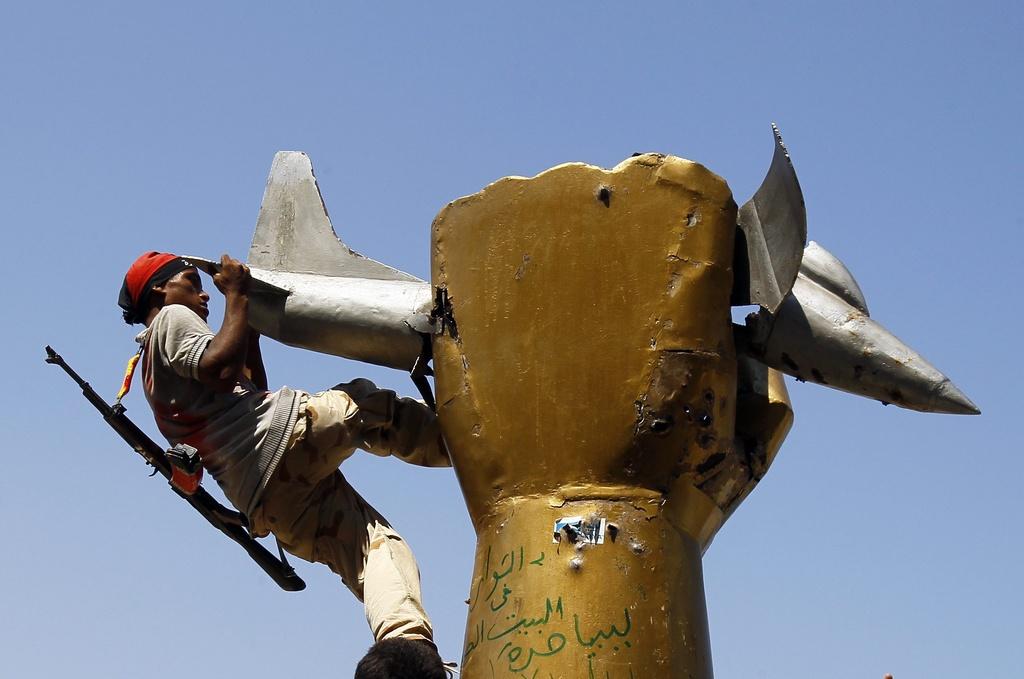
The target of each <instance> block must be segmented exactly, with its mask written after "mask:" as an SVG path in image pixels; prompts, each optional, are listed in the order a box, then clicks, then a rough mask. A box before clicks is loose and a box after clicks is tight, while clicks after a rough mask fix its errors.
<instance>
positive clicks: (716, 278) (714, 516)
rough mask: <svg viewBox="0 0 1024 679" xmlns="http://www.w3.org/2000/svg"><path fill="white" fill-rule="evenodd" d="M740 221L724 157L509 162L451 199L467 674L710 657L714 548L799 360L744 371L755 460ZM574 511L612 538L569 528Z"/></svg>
mask: <svg viewBox="0 0 1024 679" xmlns="http://www.w3.org/2000/svg"><path fill="white" fill-rule="evenodd" d="M735 230H736V205H735V203H734V202H733V199H732V195H731V193H730V191H729V188H728V186H727V185H726V183H725V182H724V181H723V180H722V179H721V178H720V177H718V176H716V175H715V174H713V173H711V172H710V171H708V170H707V169H706V168H704V167H703V166H701V165H699V164H697V163H693V162H690V161H687V160H683V159H680V158H675V157H671V156H661V155H656V154H645V155H640V156H636V157H634V158H631V159H629V160H627V161H624V162H623V163H621V164H620V165H618V166H617V167H615V168H614V169H612V170H603V169H600V168H597V167H593V166H588V165H582V164H568V165H561V166H558V167H555V168H552V169H551V170H548V171H546V172H544V173H542V174H540V175H538V176H536V177H533V178H531V179H525V178H519V177H511V178H505V179H502V180H499V181H497V182H495V183H494V184H491V185H490V186H488V187H487V188H486V189H484V190H483V191H481V192H480V193H477V194H475V195H472V196H469V197H466V198H462V199H459V200H457V201H454V202H453V203H451V204H449V205H448V206H447V207H446V208H445V209H444V210H442V211H441V213H440V214H439V215H438V217H437V219H436V220H435V221H434V226H433V248H432V277H433V283H434V285H435V286H436V287H437V288H438V289H439V297H443V296H445V295H446V296H447V300H448V301H449V302H450V309H449V310H448V311H447V312H444V313H442V317H443V321H442V323H441V334H438V335H435V337H434V364H435V372H436V386H437V400H438V412H439V415H440V418H441V425H442V428H443V431H444V434H445V438H446V440H447V442H448V444H449V448H450V451H451V455H452V460H453V462H454V465H455V470H456V473H457V475H458V478H459V482H460V485H461V487H462V490H463V494H464V495H465V499H466V504H467V506H468V508H469V512H470V515H471V517H472V520H473V525H474V527H475V529H476V533H477V539H478V543H477V553H476V566H475V570H474V576H473V583H472V587H471V592H470V599H469V619H468V624H467V632H466V645H465V650H464V658H463V673H462V676H463V677H464V678H465V679H478V678H480V679H482V678H484V677H522V676H526V677H544V678H547V677H558V678H565V679H570V678H574V677H588V678H589V677H601V678H602V679H621V678H626V679H629V678H635V679H640V678H651V677H699V678H704V677H711V674H712V671H711V654H710V644H709V640H708V630H707V614H706V610H705V603H704V591H703V580H702V572H701V555H702V553H703V550H704V549H706V547H707V545H708V544H709V543H710V541H711V539H712V537H713V536H714V534H715V532H716V531H717V530H718V529H719V528H720V527H721V525H722V522H723V521H724V519H725V517H726V516H727V515H728V513H729V512H731V511H732V509H733V508H734V507H735V506H736V504H737V503H738V502H739V500H741V499H742V497H744V496H745V495H746V494H747V493H748V492H749V491H750V489H751V488H752V487H753V485H754V484H756V482H757V480H758V479H759V478H760V474H763V471H764V468H766V467H767V464H768V463H769V462H770V459H771V456H773V455H774V451H775V450H777V449H778V444H780V443H781V439H782V437H784V435H785V431H786V430H787V429H788V423H789V422H791V421H792V412H791V411H790V410H789V409H788V400H787V398H786V396H785V388H784V386H783V387H782V388H781V391H780V389H779V387H780V385H781V381H780V380H775V379H774V378H770V375H765V374H762V375H760V376H758V375H753V374H747V373H744V374H745V375H747V377H746V378H745V381H744V385H745V388H744V391H743V393H742V395H743V396H744V399H743V400H741V402H740V404H739V405H740V408H741V409H742V412H743V413H744V417H745V419H744V420H743V424H744V425H745V426H746V431H745V432H743V433H744V435H745V436H746V437H747V438H748V439H750V440H751V441H755V440H756V441H757V442H760V445H761V448H762V449H763V450H764V451H765V456H764V459H765V462H764V464H763V465H757V464H749V463H748V457H749V456H748V455H747V454H746V448H745V447H744V446H743V445H741V443H739V442H737V438H736V427H737V422H736V414H737V406H738V392H737V359H736V352H735V348H734V344H733V334H732V332H733V331H732V327H731V318H730V307H729V295H730V290H731V286H732V271H731V269H730V266H731V263H732V260H733V237H734V233H735ZM440 306H441V307H444V306H445V305H443V304H442V305H440ZM441 310H442V311H443V309H441ZM748 373H749V371H748ZM757 377H760V378H762V379H760V381H758V380H757V379H755V378H757ZM744 408H745V409H744ZM762 411H764V412H762ZM764 413H767V414H764ZM786 413H788V417H789V419H788V420H786ZM769 451H770V452H769ZM762 467H763V468H762ZM572 517H579V518H581V519H583V520H585V521H589V522H591V523H592V524H593V525H600V524H601V520H604V522H605V523H604V525H605V531H604V537H603V543H602V544H591V543H589V542H587V541H586V540H585V538H584V536H583V535H580V534H579V533H576V532H574V531H573V530H572V529H571V528H570V529H564V530H561V531H559V532H558V533H557V534H556V533H555V530H554V529H555V524H556V521H558V520H560V519H566V518H572Z"/></svg>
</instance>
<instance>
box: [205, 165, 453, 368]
mask: <svg viewBox="0 0 1024 679" xmlns="http://www.w3.org/2000/svg"><path fill="white" fill-rule="evenodd" d="M191 259H193V260H195V261H197V262H200V263H202V264H203V265H204V267H215V266H216V264H214V263H212V262H209V260H201V259H200V258H197V257H193V258H191ZM248 264H249V268H250V270H251V272H252V277H253V281H254V282H253V285H252V289H251V290H250V295H249V296H250V302H249V305H250V322H251V323H252V325H253V327H254V328H256V329H257V330H259V331H260V333H262V334H264V335H266V336H267V337H272V338H273V339H276V340H278V341H280V342H283V343H285V344H288V345H291V346H295V347H300V348H302V349H311V350H313V351H319V352H321V353H325V354H331V355H334V356H343V357H344V358H351V359H353V360H356V361H363V362H365V363H373V364H375V365H382V366H385V367H389V368H396V369H399V370H405V371H409V370H412V368H413V366H414V364H415V363H416V360H417V358H418V357H419V356H420V354H421V352H422V351H423V345H424V337H427V338H428V339H429V336H430V333H431V332H432V323H431V319H430V310H431V308H432V306H433V299H432V296H431V290H430V284H429V283H427V282H426V281H424V280H421V279H419V278H416V277H415V276H412V275H410V274H407V273H405V272H403V271H399V270H398V269H394V268H392V267H390V266H387V265H386V264H381V263H380V262H376V261H374V260H372V259H368V258H366V257H363V256H362V255H360V254H359V253H357V252H354V251H353V250H352V249H351V248H349V247H348V246H347V245H345V244H344V243H343V242H342V241H341V240H340V239H339V238H338V236H337V234H336V233H335V231H334V227H333V226H332V225H331V219H330V217H329V216H328V214H327V208H326V207H325V205H324V202H323V198H322V197H321V195H320V187H319V186H318V185H317V181H316V176H315V175H314V174H313V166H312V164H311V163H310V160H309V157H308V156H307V155H306V154H305V153H300V152H297V151H280V152H278V153H277V154H276V155H275V156H274V163H273V165H272V166H271V168H270V177H269V178H268V179H267V187H266V191H265V192H264V194H263V203H262V205H261V206H260V213H259V218H258V219H257V222H256V232H255V234H254V235H253V239H252V246H251V247H250V248H249V257H248Z"/></svg>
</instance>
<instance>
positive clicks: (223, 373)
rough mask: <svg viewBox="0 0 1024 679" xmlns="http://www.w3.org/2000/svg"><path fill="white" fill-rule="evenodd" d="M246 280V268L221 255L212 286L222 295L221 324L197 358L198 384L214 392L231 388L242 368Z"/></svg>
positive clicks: (246, 338)
mask: <svg viewBox="0 0 1024 679" xmlns="http://www.w3.org/2000/svg"><path fill="white" fill-rule="evenodd" d="M250 280H251V276H250V274H249V267H247V266H246V265H245V264H243V263H241V262H240V261H238V260H237V259H233V258H231V257H229V256H228V255H223V256H221V258H220V271H219V272H218V273H217V274H216V275H215V276H214V277H213V283H214V285H216V286H217V289H218V290H220V291H221V293H222V294H223V295H224V322H223V323H222V324H221V326H220V330H218V331H217V334H216V335H214V337H213V339H212V340H210V343H209V344H208V345H207V347H206V350H205V351H204V352H203V355H202V357H201V358H200V359H199V381H200V382H202V383H203V384H206V385H208V386H210V387H212V388H214V389H217V390H218V391H230V390H231V389H233V388H234V386H235V384H236V383H237V382H238V379H239V378H240V377H241V376H242V371H243V370H244V369H245V364H246V355H247V354H248V350H249V281H250ZM257 351H258V349H257Z"/></svg>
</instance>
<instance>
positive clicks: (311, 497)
mask: <svg viewBox="0 0 1024 679" xmlns="http://www.w3.org/2000/svg"><path fill="white" fill-rule="evenodd" d="M364 415H365V416H366V418H365V419H366V420H368V421H370V422H376V421H377V419H378V416H375V415H373V414H372V413H370V412H369V411H367V412H365V413H363V412H361V411H360V409H359V407H358V406H357V405H356V404H355V401H354V400H353V399H352V398H350V397H349V396H348V395H347V394H345V393H343V392H340V391H336V392H324V393H323V394H318V395H316V396H312V397H310V398H309V400H308V402H307V403H306V404H305V409H304V412H303V415H302V416H301V417H300V419H299V421H298V423H297V424H296V426H295V432H293V435H292V441H291V443H290V445H289V447H288V449H287V450H286V451H285V454H284V455H283V456H282V458H281V462H280V463H279V464H278V468H277V470H276V471H275V472H274V475H273V477H272V478H271V480H270V482H269V484H268V485H267V488H266V490H265V491H264V494H263V498H262V501H261V504H260V507H259V508H258V509H257V511H256V512H255V514H254V516H253V517H251V518H252V519H254V528H256V529H257V530H258V531H260V530H270V531H272V532H273V533H274V534H275V535H276V536H277V538H278V540H280V542H281V544H282V546H284V548H285V549H287V550H288V551H289V552H291V553H292V554H295V555H296V556H299V557H301V558H303V559H306V560H308V561H317V562H320V563H324V564H326V565H327V566H328V567H329V568H331V570H332V571H334V572H335V573H337V574H339V575H340V576H341V577H342V580H343V581H344V582H345V584H346V585H347V586H348V587H349V589H350V590H352V592H353V593H354V594H355V595H356V597H358V598H359V599H360V600H361V601H363V602H364V606H365V608H366V617H367V621H368V623H369V624H370V629H371V630H372V632H373V635H374V638H375V639H377V640H381V639H386V638H392V637H397V636H405V637H408V638H412V639H425V640H428V641H430V640H431V639H432V629H431V626H430V622H429V620H428V618H427V616H426V613H425V612H424V611H423V607H422V604H421V603H420V601H421V595H420V584H419V571H418V569H417V567H416V562H415V559H414V558H413V555H412V552H411V550H410V549H409V547H408V545H407V544H406V542H405V541H404V540H403V539H402V538H401V536H400V535H398V533H397V532H396V531H395V530H394V529H393V528H391V526H390V525H389V524H388V522H387V521H386V520H385V519H384V517H383V516H381V515H380V513H379V512H377V511H376V510H375V509H374V508H373V507H372V506H370V504H369V503H367V502H366V501H365V500H364V499H363V498H362V497H360V496H359V494H358V493H356V491H355V490H354V489H353V488H352V486H351V485H349V483H348V482H347V481H346V480H345V477H344V476H343V475H342V474H341V472H339V471H338V470H337V466H338V465H339V464H340V463H341V462H342V461H343V460H344V459H346V458H347V457H349V456H350V455H351V454H352V451H353V450H354V446H355V445H359V444H361V437H360V429H361V428H362V427H363V426H364V425H365V424H366V422H364V417H363V416H364Z"/></svg>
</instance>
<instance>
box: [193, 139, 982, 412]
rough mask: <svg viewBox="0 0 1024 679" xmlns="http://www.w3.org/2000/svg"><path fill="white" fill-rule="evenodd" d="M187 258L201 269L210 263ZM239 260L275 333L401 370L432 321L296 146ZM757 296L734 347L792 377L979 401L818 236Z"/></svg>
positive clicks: (427, 307) (418, 287)
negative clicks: (781, 279) (772, 293)
mask: <svg viewBox="0 0 1024 679" xmlns="http://www.w3.org/2000/svg"><path fill="white" fill-rule="evenodd" d="M776 140H777V147H776V156H775V163H774V164H775V165H778V168H776V171H780V170H784V171H785V175H784V176H785V177H786V178H787V179H786V181H787V182H789V185H790V186H798V184H796V180H795V173H792V167H791V165H790V164H788V156H786V157H785V158H783V160H784V161H785V164H783V163H781V162H780V161H779V155H778V154H779V151H778V149H779V148H781V141H780V140H779V138H778V136H777V135H776ZM769 174H771V172H770V173H769ZM790 174H792V177H789V175H790ZM766 182H767V180H766ZM759 194H760V196H761V198H759V199H758V200H759V203H758V210H759V211H760V212H761V213H762V214H765V215H769V214H783V211H781V210H780V209H779V208H777V207H773V206H772V205H771V204H770V199H771V196H772V195H776V196H779V200H786V201H788V202H789V203H790V204H791V205H796V203H797V201H798V200H800V203H801V208H802V200H801V199H800V196H799V193H795V192H793V191H788V192H782V191H775V192H772V193H770V194H767V195H766V194H765V193H764V192H763V191H759ZM752 201H753V199H752ZM766 201H769V202H766ZM790 212H791V213H793V214H796V215H797V216H799V214H800V211H797V212H793V210H790ZM764 223H767V222H764ZM776 223H780V224H782V223H785V222H784V221H783V220H776ZM794 233H795V234H796V235H795V236H794V237H792V238H790V239H789V242H790V243H792V242H797V240H796V239H799V238H800V237H801V234H800V229H797V230H795V231H794ZM765 242H768V243H769V244H770V243H771V239H765ZM768 254H770V252H769V253H768ZM192 259H193V260H195V261H197V262H198V263H200V265H201V266H203V267H204V268H206V269H207V270H208V272H212V271H213V270H214V269H215V267H216V264H215V263H213V262H210V261H208V260H202V259H200V258H192ZM789 259H790V260H791V259H792V257H789ZM248 262H249V265H250V268H251V270H252V275H253V280H254V283H253V287H252V290H251V293H250V298H251V299H250V309H251V314H252V317H251V322H252V323H253V325H254V327H256V329H257V330H259V331H260V332H261V333H263V334H264V335H267V336H268V337H271V338H273V339H276V340H278V341H281V342H284V343H285V344H289V345H292V346H295V347H300V348H303V349H311V350H313V351H319V352H322V353H325V354H331V355H335V356H342V357H345V358H350V359H354V360H357V361H363V362H366V363H373V364H376V365H382V366H386V367H390V368H396V369H399V370H405V371H408V370H411V369H412V368H413V366H414V365H415V364H416V361H417V359H418V358H419V357H420V356H421V355H422V352H423V347H424V341H425V338H426V339H429V336H430V334H431V333H432V332H434V323H433V316H432V311H433V309H434V307H435V300H434V296H433V294H432V290H431V286H430V284H429V283H427V282H426V281H423V280H421V279H419V278H416V277H415V276H412V275H410V274H407V273H404V272H402V271H399V270H397V269H394V268H392V267H389V266H387V265H385V264H382V263H380V262H377V261H374V260H372V259H368V258H366V257H364V256H362V255H360V254H359V253H357V252H354V251H353V250H352V249H350V248H349V247H348V246H347V245H345V244H344V243H343V242H342V241H341V240H339V239H338V236H337V235H336V233H335V231H334V228H333V226H332V225H331V221H330V217H329V216H328V214H327V209H326V208H325V206H324V202H323V199H322V197H321V195H320V189H319V187H318V185H317V182H316V177H315V176H314V174H313V167H312V164H311V163H310V161H309V158H308V156H306V154H304V153H300V152H294V151H282V152H279V153H277V154H276V155H275V156H274V162H273V165H272V167H271V171H270V177H269V178H268V180H267V187H266V192H265V193H264V196H263V203H262V205H261V207H260V214H259V219H258V221H257V226H256V232H255V234H254V236H253V241H252V247H251V248H250V250H249V257H248ZM775 268H776V269H778V268H780V267H778V266H776V267H775ZM778 287H779V288H781V289H785V287H788V286H786V285H785V284H783V285H781V286H778ZM772 301H773V302H774V300H772ZM766 306H769V304H764V305H763V306H762V309H761V310H760V311H759V312H758V313H756V314H752V315H751V317H749V318H748V320H747V325H746V326H745V327H744V326H737V334H738V336H739V339H740V342H739V348H740V349H741V350H742V351H744V353H746V354H747V355H749V356H750V357H752V358H754V359H755V360H758V361H760V362H762V363H764V364H766V365H768V366H770V367H773V368H776V369H778V370H781V371H782V372H784V373H787V374H789V375H792V376H794V377H796V378H797V379H799V380H805V381H809V382H814V383H817V384H822V385H824V386H828V387H832V388H835V389H841V390H844V391H848V392H850V393H853V394H857V395H859V396H865V397H868V398H873V399H878V400H880V401H883V402H885V403H893V404H895V405H899V406H902V407H905V408H911V409H914V410H920V411H924V412H943V413H977V412H978V409H977V407H976V406H975V405H974V404H973V403H972V402H971V401H970V399H968V398H967V397H966V396H965V395H964V394H963V392H961V391H960V390H959V389H957V388H956V387H955V386H954V385H953V383H952V382H950V380H949V379H948V378H947V377H945V376H944V375H943V374H942V373H940V372H939V371H938V370H936V369H935V368H934V367H933V366H932V365H931V364H929V363H928V362H927V361H925V360H924V359H923V358H921V356H920V355H919V354H917V353H916V352H915V351H913V350H912V349H910V348H909V347H907V346H906V345H905V344H904V343H902V342H901V341H900V340H898V339H897V338H896V337H895V336H893V335H892V334H891V333H889V332H888V331H887V330H886V329H885V328H884V327H882V326H881V325H879V324H878V323H876V322H875V321H873V320H872V319H871V318H869V316H868V310H867V304H866V302H865V300H864V296H863V294H862V293H861V291H860V287H859V286H858V285H857V282H856V280H854V278H853V276H852V275H850V272H849V271H848V270H847V269H846V267H845V266H844V265H843V264H842V262H840V261H839V260H838V259H836V258H835V257H834V256H832V255H831V254H830V253H829V252H828V251H827V250H825V249H824V248H822V247H821V246H819V245H817V244H816V243H813V242H811V243H810V244H808V246H807V247H806V249H805V250H804V252H803V255H802V260H801V262H800V265H799V273H798V275H797V276H796V277H795V280H794V282H793V284H792V290H790V291H788V294H785V295H784V297H783V298H782V299H781V301H780V302H778V309H777V311H776V312H775V313H771V312H770V311H768V309H767V308H764V307H766Z"/></svg>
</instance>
